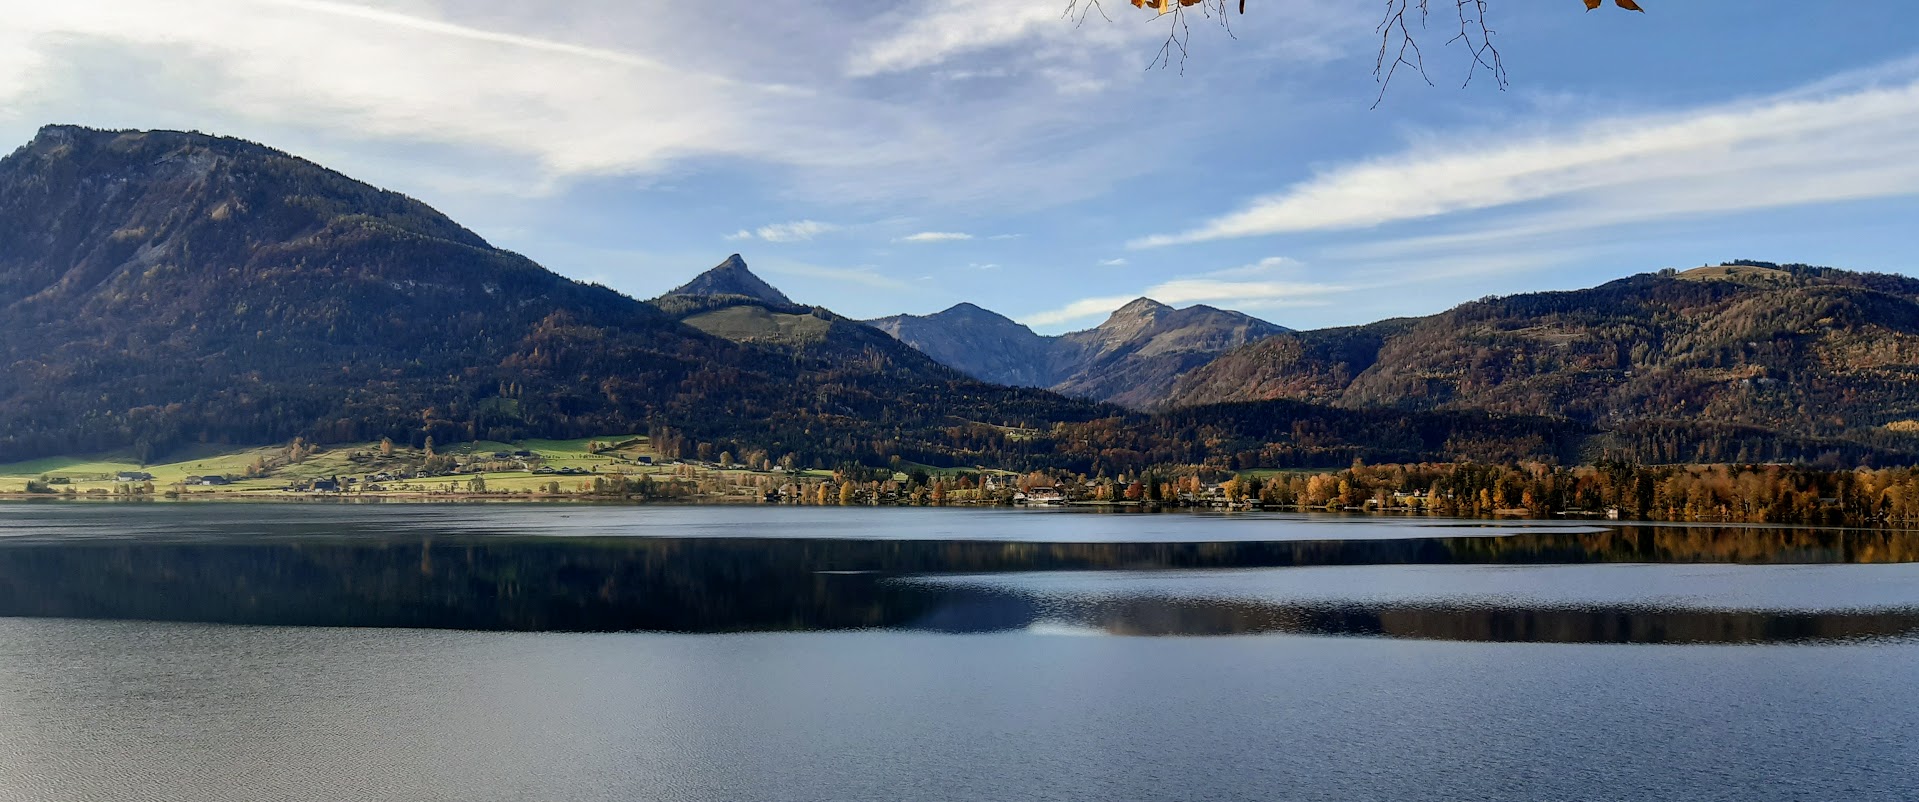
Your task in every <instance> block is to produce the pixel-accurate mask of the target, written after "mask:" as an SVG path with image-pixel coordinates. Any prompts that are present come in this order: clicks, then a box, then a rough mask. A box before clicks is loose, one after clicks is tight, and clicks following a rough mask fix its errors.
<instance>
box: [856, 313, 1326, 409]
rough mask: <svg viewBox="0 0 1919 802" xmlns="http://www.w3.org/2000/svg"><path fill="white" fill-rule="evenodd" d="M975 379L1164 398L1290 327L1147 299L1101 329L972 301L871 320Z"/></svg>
mask: <svg viewBox="0 0 1919 802" xmlns="http://www.w3.org/2000/svg"><path fill="white" fill-rule="evenodd" d="M867 322H868V323H871V324H872V325H874V326H876V327H878V328H879V329H880V330H881V331H884V332H886V333H888V334H891V335H893V336H894V337H897V338H899V340H900V341H901V342H904V343H906V344H908V345H911V346H913V347H914V348H917V349H919V350H921V351H923V352H925V353H926V354H927V355H928V356H931V357H933V358H934V359H936V360H938V361H939V362H940V364H943V365H946V366H948V367H951V368H953V369H955V370H958V371H960V372H962V373H965V374H966V375H968V376H972V377H974V378H978V379H982V380H985V381H990V382H994V383H996V384H1007V385H1014V386H1020V387H1045V388H1049V389H1052V390H1054V391H1057V392H1060V393H1063V394H1065V395H1071V396H1078V397H1082V398H1091V399H1096V400H1100V401H1110V402H1112V403H1115V404H1120V405H1123V406H1127V407H1131V408H1134V409H1149V408H1153V407H1156V406H1159V405H1161V404H1162V403H1163V402H1164V401H1165V400H1166V399H1167V397H1168V396H1169V395H1170V394H1171V392H1172V389H1173V382H1174V380H1176V379H1177V378H1179V377H1180V376H1181V375H1183V374H1185V373H1186V372H1187V371H1189V370H1192V369H1194V368H1197V367H1199V366H1201V365H1204V364H1206V363H1208V362H1210V361H1212V360H1213V358H1214V357H1217V356H1219V355H1220V354H1223V353H1225V352H1227V351H1230V350H1232V349H1234V348H1237V347H1239V346H1242V345H1246V344H1248V343H1252V342H1256V341H1258V340H1261V339H1263V338H1266V337H1270V336H1272V335H1274V334H1279V333H1281V332H1285V331H1289V329H1286V328H1284V327H1282V326H1276V325H1273V324H1271V323H1267V322H1266V321H1263V320H1260V319H1258V318H1254V317H1251V316H1248V315H1244V314H1241V313H1239V312H1232V311H1227V310H1223V309H1214V308H1213V307H1210V306H1204V305H1195V306H1189V307H1187V308H1184V309H1174V308H1173V307H1170V306H1167V305H1165V304H1162V303H1160V302H1158V301H1155V300H1153V299H1151V298H1140V299H1138V300H1135V301H1133V302H1131V303H1129V304H1126V305H1125V306H1122V307H1120V308H1119V309H1118V310H1115V311H1114V312H1113V314H1112V315H1111V316H1110V317H1108V318H1107V319H1106V322H1104V323H1101V324H1100V325H1099V326H1097V327H1095V328H1091V329H1086V330H1084V331H1075V332H1071V333H1069V334H1063V335H1059V336H1053V337H1048V336H1044V335H1040V334H1036V333H1034V332H1033V330H1032V329H1029V328H1027V327H1025V326H1022V325H1020V324H1018V323H1015V322H1013V321H1012V320H1010V319H1008V318H1006V317H1005V316H1003V315H1000V314H998V313H996V312H991V311H988V310H985V309H981V308H980V307H977V306H974V305H972V304H965V303H963V304H959V305H957V306H954V307H952V308H950V309H947V310H945V311H943V312H938V313H935V314H931V315H895V316H893V317H885V318H879V319H877V320H870V321H867Z"/></svg>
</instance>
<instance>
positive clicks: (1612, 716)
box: [0, 503, 1919, 802]
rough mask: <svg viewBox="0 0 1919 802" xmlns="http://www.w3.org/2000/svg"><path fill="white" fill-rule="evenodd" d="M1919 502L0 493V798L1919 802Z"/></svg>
mask: <svg viewBox="0 0 1919 802" xmlns="http://www.w3.org/2000/svg"><path fill="white" fill-rule="evenodd" d="M1915 679H1919V535H1915V534H1914V533H1902V532H1879V531H1841V530H1809V529H1791V528H1765V527H1716V526H1696V527H1694V526H1643V525H1610V524H1607V525H1593V524H1587V523H1571V524H1568V523H1557V522H1515V523H1511V524H1507V523H1491V522H1477V521H1474V522H1461V521H1444V520H1434V519H1396V518H1366V517H1341V516H1303V515H1265V514H1236V515H1193V514H1185V513H1163V514H1092V513H1082V512H1077V511H1033V512H1025V511H1008V510H946V509H842V508H830V507H829V508H793V507H617V506H588V505H497V504H496V505H425V504H324V503H318V504H316V503H293V504H250V503H249V504H217V503H206V504H163V503H149V504H140V503H97V504H95V503H64V504H62V503H54V504H48V503H22V504H0V800H74V801H76V802H91V801H92V800H121V799H133V800H257V799H282V800H519V799H567V800H629V799H660V800H762V799H766V800H772V799H778V800H866V799H871V800H1010V799H1021V800H1024V799H1038V800H1048V799H1062V800H1064V799H1075V800H1078V799H1097V800H1107V799H1166V800H1427V799H1462V800H1465V799H1472V800H1480V799H1491V800H1592V799H1635V798H1637V799H1662V800H1671V799H1686V800H1800V799H1819V800H1832V799H1860V800H1881V799H1883V800H1894V799H1899V800H1907V799H1912V798H1915V796H1919V780H1916V779H1915V772H1914V770H1913V769H1912V768H1911V767H1912V766H1915V765H1919V682H1915V681H1914V680H1915Z"/></svg>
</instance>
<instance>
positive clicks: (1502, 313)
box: [1171, 262, 1919, 442]
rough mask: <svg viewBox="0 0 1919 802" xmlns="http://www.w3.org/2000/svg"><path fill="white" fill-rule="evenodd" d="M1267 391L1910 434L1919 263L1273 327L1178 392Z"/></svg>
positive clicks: (1193, 375)
mask: <svg viewBox="0 0 1919 802" xmlns="http://www.w3.org/2000/svg"><path fill="white" fill-rule="evenodd" d="M1266 399H1290V400H1297V401H1306V402H1311V403H1319V404H1330V405H1335V406H1341V407H1348V408H1382V407H1384V408H1395V409H1402V410H1466V409H1472V410H1486V411H1492V412H1503V413H1517V414H1549V415H1561V416H1566V417H1570V418H1572V419H1574V420H1580V421H1588V422H1592V423H1596V424H1600V425H1606V426H1614V425H1620V424H1624V423H1629V422H1633V421H1653V420H1674V421H1692V422H1699V423H1708V424H1714V425H1738V426H1754V427H1763V428H1766V429H1770V430H1774V431H1779V432H1786V433H1790V434H1794V435H1798V436H1807V437H1835V436H1848V437H1852V438H1854V439H1857V440H1862V441H1865V442H1876V441H1879V440H1882V439H1884V438H1886V437H1894V436H1898V437H1904V436H1905V435H1901V434H1898V433H1897V431H1895V430H1899V431H1903V430H1919V423H1913V422H1911V421H1915V420H1916V419H1919V280H1915V279H1912V278H1908V277H1905V276H1897V275H1887V274H1875V273H1855V272H1849V271H1844V270H1837V269H1833V268H1822V267H1812V266H1807V265H1775V264H1771V263H1764V262H1746V263H1728V264H1725V265H1718V266H1711V267H1703V268H1697V269H1694V270H1688V271H1683V272H1681V271H1664V272H1661V273H1648V274H1641V275H1637V276H1632V277H1629V278H1624V279H1619V280H1617V281H1612V282H1608V283H1606V284H1603V285H1600V286H1598V287H1593V288H1591V289H1584V290H1573V291H1568V292H1548V293H1528V294H1522V295H1512V296H1507V297H1502V298H1489V299H1486V300H1482V301H1476V302H1472V303H1468V304H1464V305H1461V306H1459V307H1456V308H1454V309H1452V310H1449V311H1446V312H1442V313H1440V314H1437V315H1432V316H1429V317H1423V318H1407V319H1401V320H1390V321H1382V322H1379V323H1373V324H1369V325H1365V326H1356V327H1349V328H1342V329H1327V330H1320V331H1303V332H1293V333H1290V334H1285V335H1281V336H1277V337H1272V338H1269V339H1267V340H1264V341H1262V342H1258V343H1254V344H1252V345H1248V346H1245V347H1242V348H1239V349H1237V350H1235V351H1233V352H1231V353H1228V354H1226V355H1224V356H1221V357H1220V358H1218V359H1216V360H1214V361H1213V362H1212V363H1211V364H1208V365H1206V366H1204V367H1202V368H1199V369H1197V370H1194V371H1192V372H1190V373H1188V374H1186V375H1185V376H1183V377H1181V378H1180V379H1179V380H1178V381H1177V382H1176V387H1175V389H1174V391H1173V393H1172V396H1171V403H1172V404H1175V405H1202V404H1214V403H1221V402H1234V401H1254V400H1266ZM1888 427H1891V428H1890V429H1889V428H1888Z"/></svg>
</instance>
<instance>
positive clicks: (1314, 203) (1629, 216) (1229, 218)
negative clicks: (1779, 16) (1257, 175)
mask: <svg viewBox="0 0 1919 802" xmlns="http://www.w3.org/2000/svg"><path fill="white" fill-rule="evenodd" d="M1907 79H1908V82H1907V83H1904V84H1900V85H1896V86H1889V87H1888V86H1874V87H1869V88H1864V89H1860V88H1857V87H1855V88H1854V89H1853V90H1852V91H1849V92H1845V93H1840V94H1827V95H1823V96H1818V97H1806V96H1805V93H1804V92H1803V91H1796V92H1792V93H1787V94H1782V95H1777V96H1773V97H1771V98H1767V99H1764V100H1761V101H1758V102H1752V103H1745V104H1735V105H1729V106H1718V107H1712V108H1707V109H1701V110H1697V111H1693V112H1687V113H1680V114H1665V115H1644V116H1634V117H1615V118H1608V119H1603V120H1598V121H1594V122H1591V123H1588V124H1586V125H1584V126H1581V127H1579V128H1578V129H1576V130H1573V131H1570V132H1565V133H1561V134H1557V135H1539V136H1530V137H1525V138H1514V139H1508V140H1506V141H1501V142H1494V143H1492V144H1488V145H1485V146H1481V147H1476V148H1470V149H1461V148H1458V147H1451V146H1447V145H1443V144H1428V145H1424V146H1421V147H1417V148H1415V149H1413V150H1410V151H1407V152H1404V153H1401V154H1398V155H1395V156H1390V157H1386V158H1382V159H1375V160H1371V161H1366V162H1361V163H1358V164H1353V165H1349V166H1345V167H1340V168H1336V169H1333V170H1330V171H1328V172H1325V173H1322V174H1320V175H1319V176H1316V177H1314V178H1312V179H1309V180H1307V181H1304V182H1301V183H1299V184H1296V185H1294V186H1293V187H1291V188H1288V189H1286V190H1284V191H1282V192H1279V193H1276V194H1274V195H1269V196H1266V197H1263V198H1257V199H1254V200H1253V201H1252V202H1250V203H1248V204H1247V205H1246V206H1245V207H1244V208H1242V209H1240V210H1239V211H1236V212H1233V213H1231V214H1227V215H1224V216H1221V217H1218V218H1215V219H1213V220H1210V221H1207V222H1206V223H1203V224H1201V225H1200V226H1198V227H1196V228H1193V229H1190V230H1188V231H1185V232H1181V233H1176V234H1161V235H1155V236H1150V237H1146V238H1143V239H1138V240H1135V241H1133V242H1131V243H1128V245H1129V246H1130V247H1133V248H1154V247H1162V246H1167V245H1176V244H1183V243H1193V242H1205V241H1210V240H1221V239H1233V238H1240V237H1254V236H1266V235H1272V234H1283V233H1296V232H1307V231H1336V230H1346V229H1356V228H1368V227H1374V226H1380V225H1384V224H1389V223H1396V222H1402V221H1409V220H1417V219H1422V218H1430V217H1439V216H1444V215H1452V214H1458V213H1464V212H1472V211H1480V210H1490V209H1496V208H1500V207H1509V206H1514V205H1517V204H1524V203H1539V202H1558V203H1563V204H1566V205H1568V206H1570V207H1573V208H1574V209H1575V212H1574V213H1569V214H1567V215H1565V216H1564V218H1563V220H1562V224H1564V225H1569V226H1578V225H1581V223H1580V220H1581V219H1603V220H1607V221H1610V222H1623V221H1630V220H1645V219H1654V218H1657V217H1661V216H1666V215H1674V214H1715V213H1723V212H1729V211H1740V210H1746V209H1753V208H1762V207H1776V206H1790V205H1798V204H1807V203H1820V202H1827V201H1835V200H1850V199H1860V198H1874V197H1886V196H1895V195H1905V194H1913V193H1919V139H1915V138H1914V137H1913V136H1912V132H1913V131H1915V130H1919V82H1915V81H1912V79H1911V76H1910V75H1908V76H1907ZM1458 139H1459V137H1457V136H1454V137H1450V138H1449V140H1450V141H1454V142H1456V141H1458Z"/></svg>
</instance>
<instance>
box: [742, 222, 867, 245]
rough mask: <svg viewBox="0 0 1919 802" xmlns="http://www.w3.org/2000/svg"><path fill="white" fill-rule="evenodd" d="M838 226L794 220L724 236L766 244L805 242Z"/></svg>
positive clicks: (837, 228)
mask: <svg viewBox="0 0 1919 802" xmlns="http://www.w3.org/2000/svg"><path fill="white" fill-rule="evenodd" d="M839 229H840V227H839V226H837V225H834V224H832V223H822V222H820V221H818V220H794V221H792V222H790V223H771V224H768V225H763V226H760V227H759V228H756V229H753V230H751V231H748V230H746V229H744V228H742V229H740V230H738V231H735V232H733V233H731V234H728V235H726V238H727V239H729V240H748V239H755V238H758V239H761V240H764V241H766V242H805V241H807V240H810V239H812V238H814V237H817V236H819V235H821V234H825V233H828V232H832V231H838V230H839Z"/></svg>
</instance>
